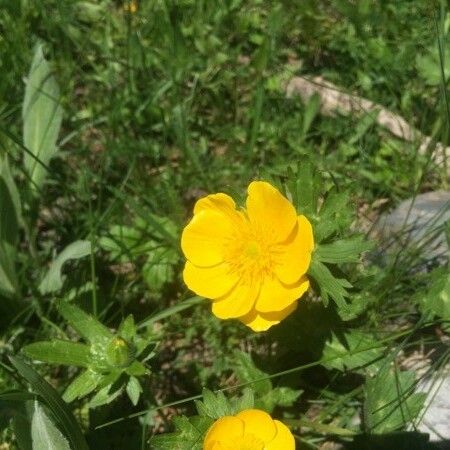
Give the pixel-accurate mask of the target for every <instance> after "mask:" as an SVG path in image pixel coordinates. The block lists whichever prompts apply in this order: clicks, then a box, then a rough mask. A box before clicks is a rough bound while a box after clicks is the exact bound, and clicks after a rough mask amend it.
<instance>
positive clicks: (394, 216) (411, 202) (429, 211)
mask: <svg viewBox="0 0 450 450" xmlns="http://www.w3.org/2000/svg"><path fill="white" fill-rule="evenodd" d="M449 219H450V192H448V191H444V190H439V191H433V192H427V193H425V194H420V195H417V196H416V197H415V198H411V199H408V200H405V201H403V202H402V203H400V205H398V206H397V208H395V209H394V210H393V211H391V212H390V213H388V214H384V215H382V216H381V217H380V219H379V221H378V223H377V224H376V226H375V229H374V231H375V234H376V235H378V237H379V238H380V239H381V240H382V241H383V244H385V246H386V247H389V246H391V245H392V246H393V247H394V248H395V249H398V248H399V247H400V248H405V247H406V246H413V247H416V248H420V249H421V251H422V253H421V255H422V256H423V257H424V259H427V260H430V259H433V258H440V257H445V256H446V255H447V250H448V247H447V243H446V239H445V233H444V226H443V225H444V224H445V222H446V221H447V220H449Z"/></svg>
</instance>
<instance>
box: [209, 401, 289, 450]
mask: <svg viewBox="0 0 450 450" xmlns="http://www.w3.org/2000/svg"><path fill="white" fill-rule="evenodd" d="M203 450H295V440H294V436H292V433H291V432H290V430H289V428H288V427H287V426H286V425H284V424H283V423H281V422H280V421H278V420H273V419H272V418H271V417H270V416H269V414H267V413H265V412H264V411H260V410H258V409H247V410H245V411H242V412H240V413H239V414H237V415H235V416H225V417H221V418H220V419H219V420H217V421H216V422H214V423H213V424H212V426H211V428H210V429H209V430H208V433H207V434H206V437H205V440H204V442H203Z"/></svg>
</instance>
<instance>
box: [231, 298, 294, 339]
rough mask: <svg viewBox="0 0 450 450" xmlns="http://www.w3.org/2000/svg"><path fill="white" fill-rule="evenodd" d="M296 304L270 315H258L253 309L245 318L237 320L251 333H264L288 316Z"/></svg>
mask: <svg viewBox="0 0 450 450" xmlns="http://www.w3.org/2000/svg"><path fill="white" fill-rule="evenodd" d="M297 303H298V302H295V303H293V304H292V305H290V306H288V307H287V308H286V309H283V310H282V311H277V312H272V313H259V312H258V311H256V310H255V309H253V310H252V311H250V312H249V313H248V314H247V315H246V316H244V317H240V318H239V320H240V321H241V322H242V323H244V324H245V325H247V326H248V327H250V328H251V329H252V330H253V331H256V332H259V331H266V330H268V329H269V328H270V327H272V326H273V325H277V324H279V323H280V322H281V321H282V320H283V319H285V318H286V317H287V316H288V315H289V314H291V313H292V312H293V311H295V309H296V308H297Z"/></svg>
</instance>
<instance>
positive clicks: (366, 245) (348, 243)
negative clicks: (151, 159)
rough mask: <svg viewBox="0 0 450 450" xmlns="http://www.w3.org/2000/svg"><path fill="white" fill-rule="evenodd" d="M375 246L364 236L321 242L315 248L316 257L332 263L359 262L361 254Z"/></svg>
mask: <svg viewBox="0 0 450 450" xmlns="http://www.w3.org/2000/svg"><path fill="white" fill-rule="evenodd" d="M372 247H373V243H372V242H368V241H366V240H365V238H364V237H363V236H353V237H350V238H347V239H340V240H338V241H334V242H332V243H330V244H320V245H318V246H317V247H316V249H315V250H314V257H315V258H317V259H318V260H319V261H321V262H324V263H331V264H341V263H351V262H358V261H359V260H360V258H361V254H362V253H363V252H366V251H367V250H370V249H371V248H372Z"/></svg>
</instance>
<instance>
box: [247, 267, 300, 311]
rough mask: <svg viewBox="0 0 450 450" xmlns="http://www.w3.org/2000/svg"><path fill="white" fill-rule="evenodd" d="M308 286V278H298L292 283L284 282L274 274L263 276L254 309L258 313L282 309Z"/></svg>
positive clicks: (297, 297) (298, 296) (296, 298)
mask: <svg viewBox="0 0 450 450" xmlns="http://www.w3.org/2000/svg"><path fill="white" fill-rule="evenodd" d="M308 288H309V280H308V279H307V278H306V277H302V278H300V280H298V281H297V282H296V283H294V284H284V283H282V282H281V281H280V280H278V278H277V277H276V276H266V277H265V278H264V281H263V284H262V286H261V290H260V291H259V296H258V298H257V299H256V304H255V309H256V310H257V311H258V312H260V313H270V312H274V311H282V310H283V309H285V308H287V307H288V306H289V305H291V304H292V303H294V302H295V301H296V300H298V299H299V298H300V297H301V296H302V295H303V294H304V293H305V292H306V291H307V290H308Z"/></svg>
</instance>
